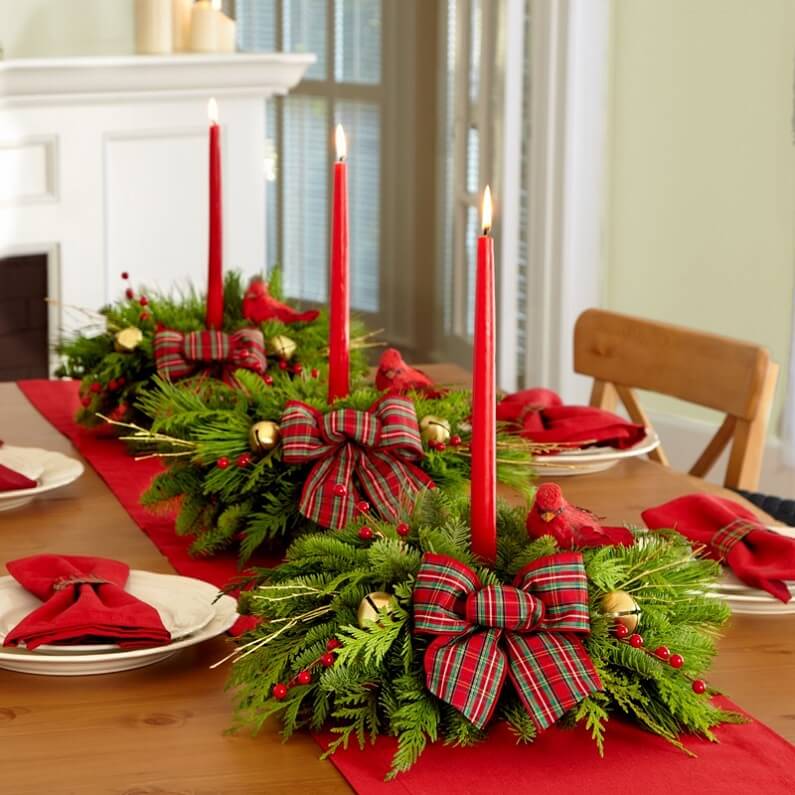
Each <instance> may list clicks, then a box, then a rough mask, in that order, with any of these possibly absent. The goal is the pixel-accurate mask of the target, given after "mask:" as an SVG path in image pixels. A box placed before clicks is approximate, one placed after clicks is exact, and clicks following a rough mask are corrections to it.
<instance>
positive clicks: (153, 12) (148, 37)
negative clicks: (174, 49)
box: [135, 0, 171, 55]
mask: <svg viewBox="0 0 795 795" xmlns="http://www.w3.org/2000/svg"><path fill="white" fill-rule="evenodd" d="M135 51H136V52H138V53H141V54H143V55H161V54H163V53H169V52H171V0H135Z"/></svg>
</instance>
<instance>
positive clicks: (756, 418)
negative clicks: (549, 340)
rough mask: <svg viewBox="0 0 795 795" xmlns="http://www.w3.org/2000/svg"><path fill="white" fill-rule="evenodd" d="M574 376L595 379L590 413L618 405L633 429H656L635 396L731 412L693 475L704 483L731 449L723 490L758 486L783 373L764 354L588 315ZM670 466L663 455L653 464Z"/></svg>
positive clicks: (629, 320) (693, 334)
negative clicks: (665, 397) (646, 394)
mask: <svg viewBox="0 0 795 795" xmlns="http://www.w3.org/2000/svg"><path fill="white" fill-rule="evenodd" d="M574 369H575V371H576V372H578V373H582V374H583V375H589V376H592V377H593V378H594V386H593V392H592V393H591V405H594V406H599V407H601V408H605V409H608V410H612V409H614V408H615V406H616V404H617V402H618V400H619V399H620V400H621V402H622V403H623V404H624V405H625V407H626V409H627V412H628V413H629V415H630V417H631V418H632V420H633V421H634V422H642V423H644V424H646V425H649V426H650V425H651V423H650V421H649V418H648V416H647V415H646V413H645V412H644V411H643V409H642V408H641V406H640V404H639V403H638V400H637V397H636V395H635V393H634V391H633V388H637V389H645V390H649V391H651V392H658V393H660V394H663V395H670V396H671V397H676V398H679V399H681V400H685V401H687V402H689V403H697V404H698V405H701V406H707V407H709V408H712V409H717V410H718V411H722V412H725V414H726V419H725V420H724V421H723V424H722V425H721V426H720V428H719V429H718V431H717V433H716V434H715V436H714V437H713V438H712V440H711V441H710V443H709V444H708V445H707V447H706V449H705V450H704V452H703V453H702V455H701V456H700V457H699V459H698V461H696V463H695V464H694V465H693V467H692V469H691V470H690V473H691V474H692V475H697V476H698V477H703V476H704V475H706V474H707V472H709V470H710V469H711V468H712V466H713V465H714V464H715V461H716V460H717V459H718V457H719V456H720V454H721V453H722V452H723V450H724V449H725V448H726V446H727V445H728V444H729V442H731V443H732V448H731V454H730V456H729V463H728V466H727V469H726V477H725V480H724V485H726V486H728V487H730V488H744V489H749V490H753V489H755V488H756V487H757V485H758V482H759V471H760V469H761V466H762V453H763V451H764V444H765V434H766V431H767V422H768V418H769V416H770V409H771V406H772V403H773V395H774V393H775V387H776V379H777V377H778V365H776V364H775V363H774V362H772V361H771V360H770V356H769V354H768V352H767V350H766V349H765V348H762V347H760V346H758V345H752V344H751V343H747V342H740V341H737V340H732V339H728V338H726V337H719V336H717V335H714V334H706V333H703V332H700V331H692V330H690V329H686V328H681V327H678V326H672V325H669V324H667V323H656V322H653V321H650V320H643V319H641V318H635V317H630V316H628V315H620V314H617V313H615V312H607V311H604V310H601V309H588V310H586V311H585V312H583V313H582V314H581V315H580V317H579V318H578V319H577V324H576V326H575V328H574ZM650 457H651V458H653V459H654V460H656V461H659V462H660V463H663V464H666V465H667V463H668V460H667V458H666V456H665V452H664V451H663V449H662V448H659V449H658V450H656V451H654V453H652V454H651V456H650Z"/></svg>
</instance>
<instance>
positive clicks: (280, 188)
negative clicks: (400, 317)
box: [268, 0, 395, 328]
mask: <svg viewBox="0 0 795 795" xmlns="http://www.w3.org/2000/svg"><path fill="white" fill-rule="evenodd" d="M393 5H394V4H392V3H389V2H386V1H385V0H381V82H380V83H377V84H368V83H349V82H337V81H336V80H335V79H334V61H335V55H336V45H337V42H336V35H335V32H334V10H335V0H326V78H325V79H324V80H320V79H317V78H311V77H309V78H304V79H303V80H302V81H301V82H300V83H299V84H298V85H297V86H295V87H294V88H293V89H292V90H291V92H290V96H291V97H294V96H304V97H312V98H313V99H320V100H323V101H325V104H326V108H327V115H328V118H329V120H330V122H331V123H330V125H329V133H328V148H327V155H326V161H327V166H328V168H327V175H328V176H327V184H326V190H327V194H326V195H327V197H328V218H327V222H328V224H329V229H330V224H331V202H330V199H331V196H332V183H333V169H332V164H333V163H334V159H335V157H336V155H335V152H334V141H333V137H334V136H333V127H334V123H333V122H334V118H335V116H334V112H335V107H336V105H337V103H338V102H345V101H353V102H357V101H359V102H368V103H370V104H372V105H375V106H377V107H378V111H379V113H380V122H381V145H380V162H379V169H380V171H379V179H380V186H381V190H380V191H379V193H380V196H379V218H380V222H379V258H378V311H376V312H366V311H362V310H359V309H354V310H353V311H354V313H355V314H356V316H357V317H360V318H362V320H364V322H365V323H367V325H368V326H369V327H371V328H380V327H383V326H385V325H386V324H387V323H388V316H389V311H388V301H386V297H387V296H388V295H389V294H390V293H389V289H390V284H389V278H388V274H387V271H388V270H390V269H389V268H388V262H387V258H386V256H385V251H386V249H385V244H384V240H385V230H386V228H387V227H388V226H389V224H390V220H389V216H388V215H387V210H388V207H387V206H386V201H385V195H386V194H387V192H388V191H387V190H386V189H385V187H386V186H387V185H388V184H390V182H391V181H392V180H393V178H394V169H393V167H392V162H391V159H390V158H389V157H388V153H387V146H385V145H384V141H385V140H386V138H387V137H388V135H387V131H388V130H389V129H390V127H389V124H390V120H391V118H392V115H393V109H392V107H391V104H392V103H390V101H389V97H390V95H391V94H392V93H394V92H393V91H392V90H391V86H392V85H393V83H394V79H395V78H394V69H393V68H391V65H390V64H389V59H388V57H387V51H388V44H387V40H388V38H389V37H388V36H387V35H386V33H385V31H387V30H388V29H389V28H388V24H390V22H391V18H390V20H388V19H387V14H388V9H389V8H390V6H393ZM275 6H276V10H275V16H276V19H275V33H276V42H277V45H278V47H279V49H282V48H283V45H284V4H283V3H282V2H281V0H279V1H278V2H277V3H276V4H275ZM392 16H394V14H390V17H392ZM272 101H274V102H275V110H276V113H275V128H276V129H275V133H276V140H275V142H274V143H275V149H276V152H277V157H278V161H279V162H280V163H281V162H283V153H284V102H285V97H276V98H274V100H272ZM391 129H394V128H391ZM355 157H356V155H355V151H354V152H352V153H351V161H352V162H354V163H355ZM276 186H277V187H276V201H277V207H276V217H277V219H278V221H277V228H276V230H268V233H269V234H274V233H275V235H276V241H275V242H276V245H275V251H276V257H277V260H276V261H277V263H283V262H284V206H285V190H286V189H287V186H286V185H285V180H284V179H283V178H281V174H280V175H279V178H278V179H277V182H276ZM326 248H327V258H328V256H329V251H328V248H329V246H328V242H327V246H326ZM272 265H273V263H269V267H271V266H272ZM302 303H303V304H306V305H307V306H325V304H324V303H320V302H315V301H310V300H306V299H304V300H302Z"/></svg>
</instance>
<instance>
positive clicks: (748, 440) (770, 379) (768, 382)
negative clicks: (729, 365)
mask: <svg viewBox="0 0 795 795" xmlns="http://www.w3.org/2000/svg"><path fill="white" fill-rule="evenodd" d="M777 378H778V365H777V364H776V363H775V362H770V364H769V366H768V368H767V375H766V376H765V383H764V385H763V387H762V393H761V395H760V396H759V406H758V408H757V410H756V416H755V417H754V419H752V420H737V428H736V430H735V433H734V444H733V445H732V450H731V454H730V456H729V464H728V466H727V467H726V478H725V479H724V481H723V484H724V485H725V486H726V487H728V488H730V489H745V490H746V491H756V490H757V488H758V487H759V473H760V472H761V470H762V457H763V456H764V452H765V439H766V438H767V423H768V420H769V419H770V410H771V408H772V406H773V396H774V395H775V393H776V380H777Z"/></svg>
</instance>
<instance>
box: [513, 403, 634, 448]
mask: <svg viewBox="0 0 795 795" xmlns="http://www.w3.org/2000/svg"><path fill="white" fill-rule="evenodd" d="M497 420H499V421H502V422H508V423H512V424H513V425H514V426H516V432H517V433H519V435H520V436H523V437H525V438H526V439H529V440H530V441H532V442H539V443H543V444H581V445H583V446H594V447H616V448H618V449H619V450H623V449H624V448H627V447H632V446H633V445H635V444H637V443H638V442H639V441H641V439H643V438H644V436H646V429H645V428H644V427H643V426H642V425H637V424H636V423H634V422H628V421H627V420H625V419H623V418H621V417H619V416H618V415H617V414H613V413H611V412H609V411H603V410H602V409H597V408H593V407H592V406H564V405H563V404H562V402H561V399H560V397H559V396H558V395H557V394H555V393H554V392H552V391H551V390H549V389H525V390H523V391H522V392H516V393H515V394H513V395H508V396H507V397H504V398H503V399H502V400H500V401H499V403H497Z"/></svg>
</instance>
